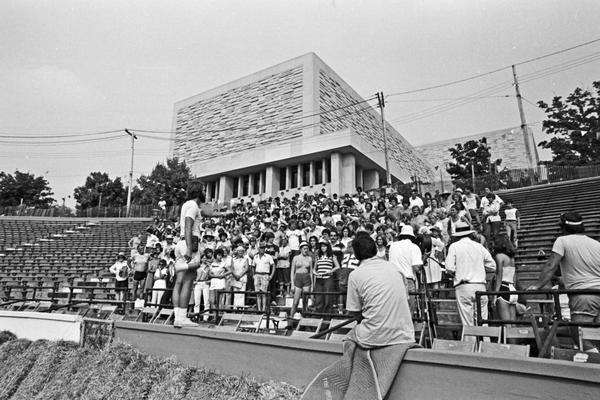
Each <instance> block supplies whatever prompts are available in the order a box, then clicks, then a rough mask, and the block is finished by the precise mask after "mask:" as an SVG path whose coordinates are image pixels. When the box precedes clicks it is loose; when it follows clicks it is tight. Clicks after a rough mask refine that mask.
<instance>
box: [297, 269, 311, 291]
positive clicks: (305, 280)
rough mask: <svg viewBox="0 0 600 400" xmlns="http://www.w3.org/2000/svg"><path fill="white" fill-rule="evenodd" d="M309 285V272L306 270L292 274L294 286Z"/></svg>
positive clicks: (300, 287)
mask: <svg viewBox="0 0 600 400" xmlns="http://www.w3.org/2000/svg"><path fill="white" fill-rule="evenodd" d="M311 285H312V282H311V280H310V274H307V273H306V272H296V275H295V276H294V286H295V287H297V288H299V289H302V288H305V287H309V286H311Z"/></svg>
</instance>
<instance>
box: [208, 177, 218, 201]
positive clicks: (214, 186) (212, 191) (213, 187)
mask: <svg viewBox="0 0 600 400" xmlns="http://www.w3.org/2000/svg"><path fill="white" fill-rule="evenodd" d="M209 185H210V199H208V200H209V201H210V200H213V199H216V198H217V195H218V194H217V181H212V182H210V183H209Z"/></svg>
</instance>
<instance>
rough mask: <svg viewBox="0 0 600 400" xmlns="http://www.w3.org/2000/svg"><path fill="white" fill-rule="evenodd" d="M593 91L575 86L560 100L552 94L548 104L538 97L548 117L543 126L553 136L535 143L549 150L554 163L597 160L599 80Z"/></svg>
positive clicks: (599, 158)
mask: <svg viewBox="0 0 600 400" xmlns="http://www.w3.org/2000/svg"><path fill="white" fill-rule="evenodd" d="M592 86H593V87H594V89H593V91H589V90H583V89H581V88H576V89H575V90H574V91H573V93H571V94H569V95H568V96H567V98H566V99H564V100H563V98H562V97H561V96H555V97H554V98H553V99H552V103H551V104H547V103H545V102H544V101H538V106H539V107H540V108H542V109H543V110H544V112H545V113H546V117H547V119H546V120H544V123H543V125H542V126H543V129H544V131H545V132H546V134H548V135H552V136H553V137H552V138H551V139H549V140H544V141H542V142H540V143H539V144H538V146H540V147H542V148H544V149H549V150H551V151H552V154H553V157H552V163H553V164H556V165H586V164H598V163H600V140H599V137H598V136H599V135H600V122H599V121H600V120H599V117H600V81H596V82H594V83H593V84H592Z"/></svg>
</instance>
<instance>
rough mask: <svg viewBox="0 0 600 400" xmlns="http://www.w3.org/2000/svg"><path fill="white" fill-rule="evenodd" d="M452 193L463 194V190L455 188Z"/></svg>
mask: <svg viewBox="0 0 600 400" xmlns="http://www.w3.org/2000/svg"><path fill="white" fill-rule="evenodd" d="M454 191H455V192H458V193H462V192H463V190H462V189H461V188H456V189H455V190H454Z"/></svg>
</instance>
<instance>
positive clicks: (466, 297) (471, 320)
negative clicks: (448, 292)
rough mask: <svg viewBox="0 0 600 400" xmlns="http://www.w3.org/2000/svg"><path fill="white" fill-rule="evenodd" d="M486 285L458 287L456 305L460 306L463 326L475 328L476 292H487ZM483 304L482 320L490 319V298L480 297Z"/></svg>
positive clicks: (459, 311)
mask: <svg viewBox="0 0 600 400" xmlns="http://www.w3.org/2000/svg"><path fill="white" fill-rule="evenodd" d="M485 290H486V288H485V285H484V284H482V283H473V284H471V283H464V284H462V285H460V286H458V287H457V288H456V289H455V291H456V304H457V305H458V313H459V314H460V320H461V321H462V324H463V326H474V325H475V316H476V315H477V304H476V302H475V300H476V299H475V292H485ZM480 303H481V318H482V319H487V318H488V298H487V296H481V297H480Z"/></svg>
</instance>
